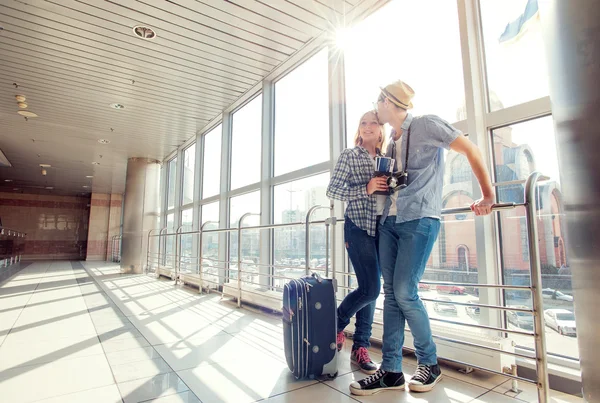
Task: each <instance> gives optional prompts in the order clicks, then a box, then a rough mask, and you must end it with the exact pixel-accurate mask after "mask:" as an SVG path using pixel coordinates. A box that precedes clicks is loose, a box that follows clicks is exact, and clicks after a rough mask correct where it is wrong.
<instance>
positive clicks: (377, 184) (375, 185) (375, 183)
mask: <svg viewBox="0 0 600 403" xmlns="http://www.w3.org/2000/svg"><path fill="white" fill-rule="evenodd" d="M378 190H381V191H383V192H387V191H388V190H389V187H388V185H387V178H386V177H385V176H376V177H374V178H372V179H371V180H370V181H369V183H367V194H368V195H372V194H373V193H374V192H376V191H378Z"/></svg>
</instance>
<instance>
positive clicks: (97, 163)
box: [92, 161, 100, 165]
mask: <svg viewBox="0 0 600 403" xmlns="http://www.w3.org/2000/svg"><path fill="white" fill-rule="evenodd" d="M92 164H93V165H100V163H99V162H96V161H92Z"/></svg>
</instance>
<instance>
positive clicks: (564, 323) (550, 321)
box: [544, 309, 577, 336]
mask: <svg viewBox="0 0 600 403" xmlns="http://www.w3.org/2000/svg"><path fill="white" fill-rule="evenodd" d="M544 320H545V321H546V326H548V327H551V328H552V329H554V330H556V331H557V332H558V333H559V334H566V335H573V336H575V335H577V326H576V325H575V315H573V312H571V311H567V310H566V309H546V310H545V311H544Z"/></svg>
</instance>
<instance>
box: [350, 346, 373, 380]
mask: <svg viewBox="0 0 600 403" xmlns="http://www.w3.org/2000/svg"><path fill="white" fill-rule="evenodd" d="M350 361H351V362H352V363H353V364H355V365H357V366H358V367H359V368H360V370H361V371H362V372H364V373H365V374H368V375H372V374H374V373H375V372H377V365H375V363H374V362H373V361H371V357H369V351H368V350H367V349H366V348H364V347H359V348H357V349H356V350H352V354H351V355H350Z"/></svg>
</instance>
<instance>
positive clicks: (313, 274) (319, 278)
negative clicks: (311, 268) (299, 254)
mask: <svg viewBox="0 0 600 403" xmlns="http://www.w3.org/2000/svg"><path fill="white" fill-rule="evenodd" d="M312 276H313V277H314V278H315V279H316V280H317V281H318V282H319V283H322V282H323V277H321V275H320V274H319V273H315V272H312Z"/></svg>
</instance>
